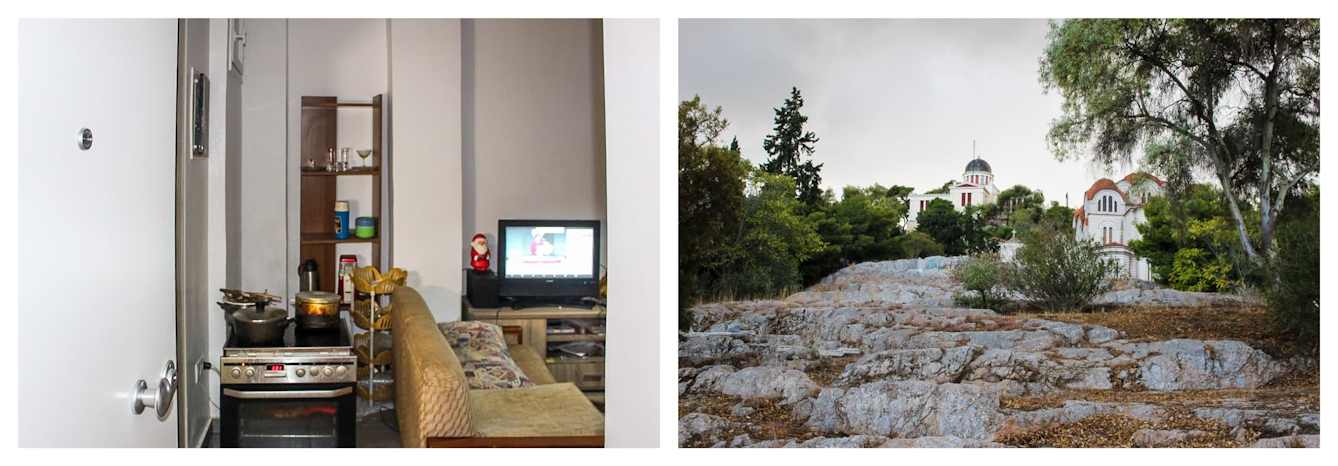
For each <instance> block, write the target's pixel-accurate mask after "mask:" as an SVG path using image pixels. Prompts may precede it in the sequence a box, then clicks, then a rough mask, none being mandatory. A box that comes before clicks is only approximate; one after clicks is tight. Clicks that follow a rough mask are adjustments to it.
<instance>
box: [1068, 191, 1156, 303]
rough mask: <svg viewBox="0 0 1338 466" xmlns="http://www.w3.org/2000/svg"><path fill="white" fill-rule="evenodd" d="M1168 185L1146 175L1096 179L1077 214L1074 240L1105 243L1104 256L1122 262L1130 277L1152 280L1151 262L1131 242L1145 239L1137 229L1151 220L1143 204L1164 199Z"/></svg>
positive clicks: (1124, 270) (1075, 212)
mask: <svg viewBox="0 0 1338 466" xmlns="http://www.w3.org/2000/svg"><path fill="white" fill-rule="evenodd" d="M1165 184H1166V183H1165V182H1163V181H1162V180H1160V179H1158V178H1157V177H1156V176H1153V175H1151V174H1147V173H1143V172H1135V173H1130V174H1129V175H1127V176H1125V177H1124V178H1121V179H1120V180H1119V181H1111V180H1110V179H1109V178H1102V179H1099V180H1096V182H1095V183H1092V187H1090V188H1087V192H1086V193H1084V196H1083V203H1082V205H1080V206H1079V207H1078V210H1077V211H1074V212H1073V231H1074V237H1075V238H1077V239H1079V240H1083V239H1087V238H1092V239H1095V240H1096V241H1097V242H1098V243H1100V244H1101V255H1102V256H1103V257H1106V258H1108V259H1110V260H1113V261H1116V262H1118V263H1119V264H1120V266H1121V267H1122V270H1123V272H1124V274H1125V275H1126V276H1128V277H1129V278H1137V279H1141V280H1151V279H1152V272H1151V268H1150V267H1149V266H1148V262H1147V259H1144V258H1140V257H1137V256H1136V255H1135V254H1134V252H1133V250H1131V249H1129V242H1130V241H1133V240H1136V239H1140V238H1142V237H1143V235H1141V234H1139V233H1138V228H1137V227H1136V226H1135V225H1137V224H1139V223H1142V222H1146V221H1147V216H1146V215H1145V214H1144V213H1143V205H1144V204H1146V203H1147V201H1148V199H1150V198H1151V197H1152V196H1160V195H1161V194H1162V186H1163V185H1165Z"/></svg>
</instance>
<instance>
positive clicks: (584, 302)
mask: <svg viewBox="0 0 1338 466" xmlns="http://www.w3.org/2000/svg"><path fill="white" fill-rule="evenodd" d="M595 304H596V302H595V301H594V300H593V299H590V298H583V297H579V296H562V297H544V298H539V297H524V298H503V299H502V307H509V308H511V309H514V310H521V309H526V308H535V307H558V308H561V307H573V308H581V309H593V308H594V307H595Z"/></svg>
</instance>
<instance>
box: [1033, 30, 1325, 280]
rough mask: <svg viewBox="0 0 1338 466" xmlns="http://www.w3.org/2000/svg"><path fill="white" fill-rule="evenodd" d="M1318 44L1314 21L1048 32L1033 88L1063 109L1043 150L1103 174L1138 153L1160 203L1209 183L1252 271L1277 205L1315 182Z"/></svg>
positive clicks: (1265, 250)
mask: <svg viewBox="0 0 1338 466" xmlns="http://www.w3.org/2000/svg"><path fill="white" fill-rule="evenodd" d="M1319 45H1320V35H1319V20H1318V19H1248V20H1247V19H1228V20H1221V19H1080V20H1066V21H1063V22H1061V23H1051V30H1050V33H1049V45H1048V46H1047V48H1046V49H1045V51H1044V54H1043V56H1042V57H1041V59H1040V81H1041V83H1042V84H1043V85H1044V86H1045V88H1046V91H1047V92H1049V91H1058V92H1059V94H1060V95H1061V96H1062V97H1063V99H1064V102H1063V106H1062V108H1063V114H1062V116H1060V117H1059V118H1057V119H1055V120H1054V121H1053V122H1052V123H1051V127H1050V131H1049V134H1048V142H1049V144H1050V148H1051V150H1052V152H1054V154H1055V156H1056V158H1058V159H1060V160H1066V159H1082V158H1084V156H1090V157H1091V160H1092V161H1093V162H1096V163H1097V164H1100V165H1105V166H1111V165H1113V164H1114V163H1116V162H1120V163H1123V164H1126V165H1127V164H1130V162H1131V160H1132V156H1133V154H1134V152H1135V151H1136V150H1138V149H1140V148H1142V149H1144V158H1143V160H1144V163H1145V164H1147V165H1151V166H1153V167H1155V168H1156V169H1157V170H1158V171H1160V172H1161V173H1162V174H1163V175H1164V176H1165V177H1166V178H1167V181H1168V183H1169V185H1168V190H1169V191H1170V192H1171V193H1172V194H1174V193H1176V192H1179V191H1180V190H1182V189H1183V188H1184V187H1186V186H1188V185H1189V184H1190V183H1192V180H1193V177H1192V175H1193V174H1195V173H1202V174H1210V175H1211V176H1212V177H1214V178H1215V179H1216V180H1217V182H1218V183H1219V184H1220V185H1221V187H1222V189H1223V191H1224V194H1225V197H1226V201H1227V208H1228V213H1229V214H1230V217H1231V220H1232V222H1233V227H1234V229H1235V232H1236V236H1237V237H1238V239H1239V241H1240V243H1241V246H1242V249H1243V251H1244V253H1245V255H1246V256H1247V258H1248V259H1249V261H1250V262H1252V263H1254V264H1256V265H1262V264H1264V263H1265V262H1266V260H1267V258H1268V257H1269V256H1270V254H1271V250H1272V249H1273V234H1274V230H1275V228H1276V226H1277V220H1278V217H1279V215H1280V214H1281V213H1282V210H1283V207H1284V203H1285V201H1286V200H1287V199H1288V198H1289V197H1295V196H1297V195H1300V194H1302V193H1304V192H1306V191H1308V190H1309V189H1310V188H1311V187H1312V186H1313V184H1314V183H1315V179H1316V178H1317V174H1318V172H1319V70H1320V64H1319ZM1251 206H1257V210H1258V212H1259V217H1258V220H1257V222H1258V223H1257V224H1253V225H1251V223H1253V222H1250V221H1249V220H1247V216H1246V215H1244V214H1243V212H1245V211H1248V210H1249V209H1250V207H1251ZM1255 228H1257V231H1258V234H1259V236H1258V243H1257V244H1255V243H1253V242H1252V241H1251V239H1250V234H1249V230H1251V229H1255Z"/></svg>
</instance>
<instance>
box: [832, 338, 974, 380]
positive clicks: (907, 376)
mask: <svg viewBox="0 0 1338 466" xmlns="http://www.w3.org/2000/svg"><path fill="white" fill-rule="evenodd" d="M975 352H976V350H975V349H974V348H972V347H967V346H959V347H956V348H948V349H946V350H944V349H939V348H926V349H916V350H889V351H882V352H878V353H873V354H870V355H866V356H864V357H862V358H860V359H859V360H858V361H855V362H854V363H851V364H850V365H848V366H846V369H845V371H844V372H842V373H841V375H839V376H837V378H836V380H834V381H832V385H834V386H838V387H845V386H850V385H856V384H860V383H863V382H869V381H875V380H929V381H935V382H939V383H943V382H949V381H951V382H956V381H958V380H960V379H961V377H962V372H963V371H964V370H965V369H966V367H967V364H969V363H970V362H971V359H972V358H973V357H975Z"/></svg>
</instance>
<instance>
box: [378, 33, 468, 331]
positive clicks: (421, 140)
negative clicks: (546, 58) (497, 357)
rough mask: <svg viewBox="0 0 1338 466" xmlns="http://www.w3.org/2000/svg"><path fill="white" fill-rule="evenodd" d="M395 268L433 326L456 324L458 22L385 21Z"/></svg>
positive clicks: (459, 289) (459, 246) (459, 291)
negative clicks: (424, 304) (426, 310)
mask: <svg viewBox="0 0 1338 466" xmlns="http://www.w3.org/2000/svg"><path fill="white" fill-rule="evenodd" d="M389 29H390V95H389V99H388V101H389V102H390V104H389V109H388V111H387V112H386V115H388V117H389V120H390V123H391V130H390V133H389V138H388V140H389V141H390V144H391V147H392V149H393V153H394V154H395V155H394V160H393V166H392V170H393V172H394V178H393V180H392V184H393V186H392V188H391V193H392V194H391V199H393V201H392V202H393V204H392V205H393V206H394V211H395V216H394V220H393V222H394V224H393V226H392V229H391V246H392V254H393V258H392V263H393V264H394V265H395V266H396V267H399V268H402V269H404V270H405V271H407V272H409V280H408V283H409V285H410V286H413V287H414V289H417V290H418V291H419V293H421V294H422V295H423V300H424V301H426V302H427V304H428V306H429V307H430V308H431V309H432V314H433V315H434V316H435V317H436V319H437V321H452V320H459V319H460V295H461V294H462V288H463V287H462V284H461V282H462V276H463V275H462V273H461V269H460V267H456V266H455V264H456V257H458V256H460V255H461V254H463V251H464V248H463V245H464V240H463V239H461V237H460V234H461V233H460V222H461V220H460V218H461V217H460V216H461V213H460V211H461V205H462V199H461V194H462V190H461V187H460V184H461V174H460V148H461V144H460V20H457V19H450V20H447V19H411V20H400V19H394V20H390V25H389Z"/></svg>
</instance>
